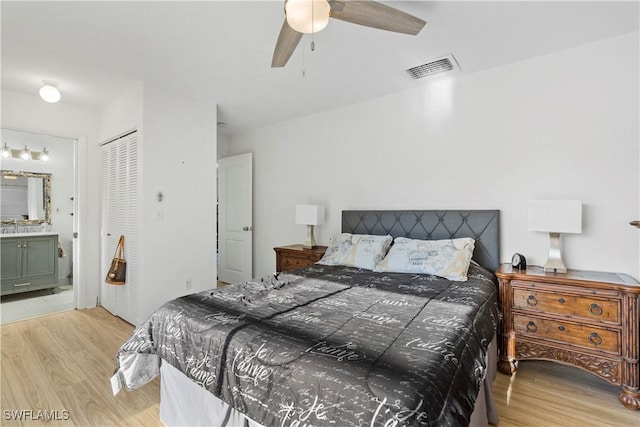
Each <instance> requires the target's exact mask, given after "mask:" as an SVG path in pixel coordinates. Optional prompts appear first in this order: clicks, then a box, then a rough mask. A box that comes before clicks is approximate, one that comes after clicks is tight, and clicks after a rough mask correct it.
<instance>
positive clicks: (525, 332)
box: [496, 264, 640, 410]
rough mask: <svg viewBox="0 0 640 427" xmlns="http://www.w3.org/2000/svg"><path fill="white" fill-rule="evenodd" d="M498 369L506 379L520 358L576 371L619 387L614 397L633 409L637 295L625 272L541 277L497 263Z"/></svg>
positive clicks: (639, 289)
mask: <svg viewBox="0 0 640 427" xmlns="http://www.w3.org/2000/svg"><path fill="white" fill-rule="evenodd" d="M496 276H498V279H499V282H500V302H501V304H502V311H503V314H504V318H503V319H502V324H501V331H500V332H501V336H500V361H499V362H498V369H499V370H500V371H501V372H502V373H505V374H512V373H513V372H515V371H516V369H517V363H518V361H519V360H524V359H544V360H552V361H557V362H562V363H566V364H570V365H574V366H577V367H579V368H582V369H584V370H586V371H588V372H590V373H592V374H594V375H597V376H598V377H600V378H603V379H605V380H607V381H609V382H610V383H612V384H616V385H619V386H620V387H621V390H620V394H619V395H618V398H619V399H620V401H621V402H622V403H623V404H624V406H626V407H627V408H629V409H635V410H640V391H639V388H638V387H639V386H640V372H639V369H638V368H639V366H638V365H639V364H638V355H639V352H640V350H639V346H640V343H639V341H638V335H639V332H638V328H639V323H640V315H639V306H638V295H640V284H639V283H638V282H637V281H636V280H634V279H633V278H632V277H630V276H627V275H626V274H616V273H602V272H597V271H582V270H569V271H568V272H567V273H566V274H554V273H545V272H544V271H543V269H542V268H541V267H536V266H533V267H530V268H527V270H526V271H519V270H516V269H513V268H512V267H511V265H509V264H504V265H501V266H500V268H499V269H498V271H497V272H496Z"/></svg>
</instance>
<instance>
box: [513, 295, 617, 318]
mask: <svg viewBox="0 0 640 427" xmlns="http://www.w3.org/2000/svg"><path fill="white" fill-rule="evenodd" d="M513 308H514V309H519V310H531V311H536V312H542V313H550V314H559V315H562V316H569V317H572V318H576V319H577V318H581V319H585V320H597V321H601V322H609V323H614V324H616V325H619V324H620V304H619V302H618V301H611V300H604V299H599V298H591V297H589V296H580V295H568V294H567V295H565V294H562V293H551V292H543V291H539V290H533V289H519V288H515V287H514V289H513Z"/></svg>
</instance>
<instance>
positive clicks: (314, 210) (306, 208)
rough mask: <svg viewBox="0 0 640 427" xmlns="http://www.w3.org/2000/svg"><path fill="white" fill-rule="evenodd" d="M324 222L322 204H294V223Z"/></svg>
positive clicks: (312, 223)
mask: <svg viewBox="0 0 640 427" xmlns="http://www.w3.org/2000/svg"><path fill="white" fill-rule="evenodd" d="M322 223H324V206H322V205H296V224H305V225H319V224H322Z"/></svg>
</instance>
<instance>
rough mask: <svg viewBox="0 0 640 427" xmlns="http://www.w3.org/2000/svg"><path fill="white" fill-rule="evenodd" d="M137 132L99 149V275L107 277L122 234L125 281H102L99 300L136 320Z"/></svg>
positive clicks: (112, 309) (119, 314)
mask: <svg viewBox="0 0 640 427" xmlns="http://www.w3.org/2000/svg"><path fill="white" fill-rule="evenodd" d="M138 154H139V151H138V140H137V132H133V133H131V134H129V135H126V136H124V137H122V138H119V139H117V140H115V141H112V142H109V143H107V144H104V145H103V146H102V153H101V174H100V176H101V195H100V209H101V221H102V224H101V258H102V269H101V279H104V277H106V274H107V272H108V270H109V265H110V262H111V259H112V258H113V254H114V252H115V248H116V245H117V243H118V240H119V238H120V236H121V235H124V236H125V259H126V260H127V281H126V284H125V285H122V286H114V285H108V284H106V283H104V282H103V283H102V290H101V304H102V305H103V306H104V307H105V308H106V309H107V310H109V311H110V312H111V313H113V314H115V315H117V316H119V317H122V318H123V319H125V320H127V321H128V322H130V323H133V324H137V321H138V319H137V314H138V292H139V289H138V228H139V227H138V224H139V213H140V205H139V182H138V181H139V167H138V163H139V157H138Z"/></svg>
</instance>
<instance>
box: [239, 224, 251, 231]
mask: <svg viewBox="0 0 640 427" xmlns="http://www.w3.org/2000/svg"><path fill="white" fill-rule="evenodd" d="M252 230H253V227H249V226H246V225H245V226H244V227H242V231H252Z"/></svg>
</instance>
